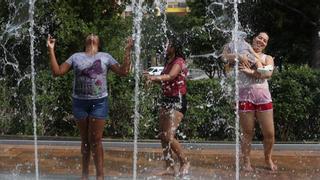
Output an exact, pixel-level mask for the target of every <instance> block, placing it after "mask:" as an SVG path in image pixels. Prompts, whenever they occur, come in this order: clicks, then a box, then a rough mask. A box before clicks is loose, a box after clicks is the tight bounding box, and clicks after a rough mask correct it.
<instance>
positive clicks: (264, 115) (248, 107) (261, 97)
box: [223, 32, 277, 171]
mask: <svg viewBox="0 0 320 180" xmlns="http://www.w3.org/2000/svg"><path fill="white" fill-rule="evenodd" d="M268 41H269V36H268V34H267V33H265V32H260V33H259V34H257V35H256V36H254V38H253V40H252V49H253V50H254V52H252V53H255V55H254V56H256V58H255V60H254V61H255V67H253V66H252V65H251V64H250V63H249V59H248V57H250V55H248V54H238V55H236V54H234V53H232V52H230V51H229V50H228V48H225V49H224V53H223V57H224V58H225V59H227V60H228V61H229V62H231V63H234V61H235V58H236V56H238V59H239V70H240V72H239V78H238V80H239V82H238V87H239V116H240V126H241V130H242V139H241V148H242V153H243V163H244V164H243V170H245V171H252V170H253V169H252V167H251V162H250V151H251V142H252V138H253V135H254V125H255V121H256V120H257V121H258V122H259V124H260V127H261V130H262V134H263V145H264V156H265V163H266V164H267V166H268V168H269V169H270V170H272V171H275V170H277V166H276V165H275V164H274V163H273V161H272V157H271V154H272V148H273V144H274V141H275V140H274V122H273V107H272V99H271V94H270V91H269V86H268V82H267V79H268V78H270V77H271V76H272V71H273V66H274V61H273V58H272V57H271V56H269V55H266V54H264V53H263V51H264V49H265V48H266V46H267V44H268ZM251 61H252V60H251ZM259 67H260V68H259ZM264 67H272V69H270V71H265V72H263V71H259V70H260V69H261V68H264Z"/></svg>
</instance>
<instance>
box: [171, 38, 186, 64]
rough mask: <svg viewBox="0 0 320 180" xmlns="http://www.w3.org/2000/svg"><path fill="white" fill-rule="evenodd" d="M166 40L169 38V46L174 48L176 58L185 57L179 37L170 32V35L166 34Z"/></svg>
mask: <svg viewBox="0 0 320 180" xmlns="http://www.w3.org/2000/svg"><path fill="white" fill-rule="evenodd" d="M168 40H169V44H170V47H173V48H174V51H175V56H176V58H177V57H181V58H183V59H185V54H184V51H183V42H182V40H181V38H179V37H177V36H175V35H173V34H171V35H170V36H168Z"/></svg>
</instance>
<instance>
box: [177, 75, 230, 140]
mask: <svg viewBox="0 0 320 180" xmlns="http://www.w3.org/2000/svg"><path fill="white" fill-rule="evenodd" d="M227 86H229V85H227ZM187 99H188V111H187V113H186V117H185V119H184V120H183V122H182V125H181V128H182V132H184V133H185V134H186V137H188V139H202V140H230V139H231V138H232V137H233V134H234V129H233V125H234V123H233V122H234V113H233V112H234V111H233V110H234V109H233V108H232V105H233V103H231V102H232V100H233V98H232V96H230V95H228V93H226V92H225V91H224V90H223V89H222V87H221V85H220V84H219V81H218V80H215V79H209V80H201V81H189V82H188V96H187Z"/></svg>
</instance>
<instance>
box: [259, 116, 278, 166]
mask: <svg viewBox="0 0 320 180" xmlns="http://www.w3.org/2000/svg"><path fill="white" fill-rule="evenodd" d="M257 119H258V121H259V124H260V127H261V131H262V134H263V146H264V157H265V162H266V164H267V166H268V168H269V169H270V170H271V171H276V170H277V166H276V165H275V164H274V163H273V161H272V157H271V156H272V155H271V154H272V148H273V144H274V123H273V111H264V112H257Z"/></svg>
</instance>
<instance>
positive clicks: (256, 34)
mask: <svg viewBox="0 0 320 180" xmlns="http://www.w3.org/2000/svg"><path fill="white" fill-rule="evenodd" d="M261 33H265V34H266V35H267V36H268V38H269V39H270V36H269V33H267V32H266V31H259V32H257V33H255V34H253V36H252V38H251V39H254V38H256V37H257V36H259V34H261Z"/></svg>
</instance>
